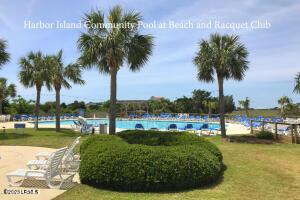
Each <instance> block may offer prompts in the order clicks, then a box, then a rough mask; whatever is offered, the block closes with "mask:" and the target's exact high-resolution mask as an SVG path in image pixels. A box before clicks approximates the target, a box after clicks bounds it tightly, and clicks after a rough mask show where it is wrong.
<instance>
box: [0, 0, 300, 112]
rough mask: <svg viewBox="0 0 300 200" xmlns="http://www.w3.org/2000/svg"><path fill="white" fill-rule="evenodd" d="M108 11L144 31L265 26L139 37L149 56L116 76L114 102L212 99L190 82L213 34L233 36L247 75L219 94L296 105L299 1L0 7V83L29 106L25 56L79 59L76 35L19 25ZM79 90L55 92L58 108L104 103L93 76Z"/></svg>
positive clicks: (42, 1)
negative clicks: (283, 99)
mask: <svg viewBox="0 0 300 200" xmlns="http://www.w3.org/2000/svg"><path fill="white" fill-rule="evenodd" d="M115 5H121V6H123V7H124V9H125V10H136V11H139V12H141V13H142V15H143V20H144V22H146V23H151V22H153V21H157V22H167V23H168V22H169V21H174V22H185V21H187V20H190V21H191V22H192V23H194V24H196V23H199V22H204V23H206V22H208V21H209V20H212V22H214V21H216V20H219V21H221V22H225V23H242V22H248V23H250V22H251V21H254V20H260V21H261V22H263V21H266V20H267V21H268V22H269V23H270V24H271V27H270V28H269V29H238V30H235V31H234V30H231V29H215V28H212V29H195V28H193V29H170V28H166V29H157V28H156V29H155V28H154V29H143V30H141V31H142V32H143V33H148V34H152V35H153V36H154V37H155V40H154V43H155V47H154V51H153V55H152V57H151V58H150V61H149V62H148V63H147V65H146V66H145V67H144V68H143V69H142V70H141V71H140V72H138V73H132V72H129V71H128V70H127V69H126V66H124V67H123V68H122V70H121V71H120V72H119V74H118V95H117V96H118V99H119V100H124V99H148V98H149V97H150V96H164V97H167V98H170V99H175V98H177V97H182V96H183V95H185V96H190V95H191V92H192V90H193V89H205V90H209V91H213V94H214V95H217V92H216V91H217V83H216V82H215V83H213V84H206V83H203V82H199V81H197V79H196V67H195V66H194V65H193V63H192V59H193V57H194V56H195V52H196V51H197V44H198V42H199V41H200V40H201V39H207V38H208V37H209V34H211V33H214V32H220V33H229V34H238V35H240V37H241V41H242V42H243V43H244V44H245V45H246V47H247V48H248V49H249V52H250V55H249V61H250V64H249V71H247V73H246V78H245V80H243V81H242V82H235V81H227V82H226V83H225V93H226V94H232V95H233V96H234V99H235V100H236V101H238V100H241V99H244V98H245V97H249V98H250V99H251V104H252V105H251V106H252V107H256V108H265V107H274V106H277V100H278V98H279V97H280V96H282V95H288V96H290V97H292V99H293V100H294V102H299V99H300V95H295V94H293V93H292V89H293V86H294V82H293V78H294V76H295V74H296V73H297V72H299V71H300V64H299V63H300V62H299V56H300V26H299V24H300V2H299V1H298V0H243V1H235V0H224V1H217V0H212V1H204V0H203V1H202V0H194V1H193V0H191V1H180V0H173V1H170V0H169V1H167V0H161V1H148V0H145V1H143V0H126V1H125V0H119V1H117V0H112V1H104V0H72V1H67V0H51V1H46V0H27V1H25V0H0V27H1V28H0V38H3V39H5V40H7V41H8V45H9V46H8V51H9V52H10V53H11V62H10V63H8V64H6V65H5V66H4V67H3V69H2V70H1V71H0V76H4V77H6V78H8V79H9V81H10V82H12V83H15V84H16V85H17V90H18V94H20V95H22V96H24V97H25V98H27V99H35V90H34V89H25V88H24V87H22V85H20V84H19V82H18V78H17V73H18V68H19V66H18V61H19V59H20V57H21V56H25V55H26V54H27V53H28V52H29V51H31V50H33V51H36V50H42V51H43V52H44V53H49V54H51V53H56V52H57V51H58V50H59V49H63V50H64V61H65V63H66V64H67V63H69V62H74V61H75V60H76V59H77V57H78V55H79V52H78V50H77V45H76V41H77V39H78V37H79V35H80V31H84V30H83V29H81V30H80V29H56V28H53V29H24V20H30V21H32V22H38V21H40V20H41V21H42V22H56V21H57V20H59V21H63V20H66V21H67V22H77V21H78V20H81V19H82V17H83V14H84V13H86V12H89V11H90V10H91V9H92V8H99V9H101V10H103V11H105V12H107V11H108V10H109V8H112V7H113V6H115ZM83 77H84V79H85V80H86V85H84V86H76V85H74V86H73V88H72V89H71V90H63V91H62V101H66V102H70V101H73V100H75V99H77V100H84V101H103V100H107V99H108V98H109V77H108V76H105V75H101V74H99V73H98V72H97V71H96V70H90V71H85V72H84V74H83ZM42 93H43V96H42V101H49V100H51V101H54V96H53V91H52V92H48V91H46V90H43V92H42Z"/></svg>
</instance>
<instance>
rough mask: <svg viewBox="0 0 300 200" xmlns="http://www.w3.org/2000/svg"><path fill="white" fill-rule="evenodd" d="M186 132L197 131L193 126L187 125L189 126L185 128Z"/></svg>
mask: <svg viewBox="0 0 300 200" xmlns="http://www.w3.org/2000/svg"><path fill="white" fill-rule="evenodd" d="M185 130H186V131H194V130H195V129H194V126H193V124H187V125H186V126H185Z"/></svg>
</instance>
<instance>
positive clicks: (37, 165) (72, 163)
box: [27, 137, 80, 172]
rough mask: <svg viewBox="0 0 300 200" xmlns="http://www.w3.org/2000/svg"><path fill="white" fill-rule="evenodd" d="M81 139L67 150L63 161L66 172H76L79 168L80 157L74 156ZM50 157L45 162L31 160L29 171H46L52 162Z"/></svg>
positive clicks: (28, 164) (77, 139) (28, 163)
mask: <svg viewBox="0 0 300 200" xmlns="http://www.w3.org/2000/svg"><path fill="white" fill-rule="evenodd" d="M79 140H80V137H78V138H76V140H75V142H74V143H73V144H72V145H71V146H70V147H69V148H68V149H67V151H66V152H65V155H64V157H63V160H62V168H63V171H64V172H76V171H77V170H78V168H79V164H80V159H79V158H80V157H79V156H78V155H74V149H75V147H76V145H77V144H78V143H79ZM52 155H53V153H51V154H50V156H49V157H48V158H47V159H45V160H29V161H28V162H27V166H28V168H29V169H45V168H46V167H47V165H48V164H49V162H50V159H49V158H50V157H51V156H52Z"/></svg>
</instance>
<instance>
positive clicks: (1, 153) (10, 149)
mask: <svg viewBox="0 0 300 200" xmlns="http://www.w3.org/2000/svg"><path fill="white" fill-rule="evenodd" d="M42 151H53V149H50V148H43V147H30V146H0V157H1V158H0V199H1V200H10V199H13V200H16V199H18V200H23V199H36V200H48V199H52V198H54V197H56V196H58V195H60V194H62V193H63V192H65V191H66V189H69V188H71V187H73V186H74V185H76V184H77V183H76V182H74V183H68V184H65V185H63V188H64V189H62V190H58V189H48V188H47V186H46V184H45V183H44V181H34V180H32V181H24V183H23V184H22V187H10V186H9V183H8V181H7V179H6V176H5V174H6V173H8V172H11V171H14V170H16V169H26V168H27V167H26V163H27V161H28V160H32V159H34V158H35V157H34V156H35V154H36V153H38V152H42ZM73 181H78V175H77V176H75V178H74V179H73ZM5 189H7V191H9V192H14V191H17V192H18V191H23V192H24V189H25V190H27V191H29V190H31V189H37V190H38V192H39V194H10V195H9V194H4V191H5Z"/></svg>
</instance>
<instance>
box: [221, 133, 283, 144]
mask: <svg viewBox="0 0 300 200" xmlns="http://www.w3.org/2000/svg"><path fill="white" fill-rule="evenodd" d="M226 141H228V142H234V143H246V144H274V143H276V142H278V141H276V140H275V139H269V140H267V139H260V138H257V137H256V136H255V135H231V136H228V137H227V138H226Z"/></svg>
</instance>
